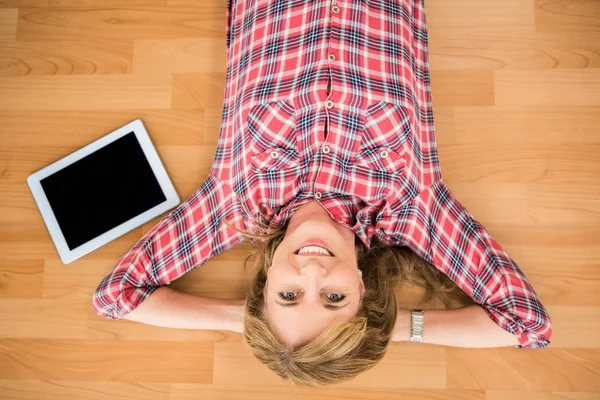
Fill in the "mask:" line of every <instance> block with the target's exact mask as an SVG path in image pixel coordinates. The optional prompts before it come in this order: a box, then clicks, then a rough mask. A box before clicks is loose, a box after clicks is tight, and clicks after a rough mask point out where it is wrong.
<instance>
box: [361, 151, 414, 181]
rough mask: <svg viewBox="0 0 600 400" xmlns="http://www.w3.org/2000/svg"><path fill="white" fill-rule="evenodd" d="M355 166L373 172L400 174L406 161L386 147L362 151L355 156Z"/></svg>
mask: <svg viewBox="0 0 600 400" xmlns="http://www.w3.org/2000/svg"><path fill="white" fill-rule="evenodd" d="M356 165H357V166H358V167H359V168H360V167H363V168H366V169H369V170H374V171H384V172H389V173H392V174H393V173H398V172H401V171H402V170H403V169H404V167H405V165H406V160H405V159H404V157H402V156H401V155H400V154H399V153H397V152H396V151H394V150H392V149H391V148H390V147H387V146H379V147H372V148H368V149H363V150H361V151H359V152H358V154H357V155H356Z"/></svg>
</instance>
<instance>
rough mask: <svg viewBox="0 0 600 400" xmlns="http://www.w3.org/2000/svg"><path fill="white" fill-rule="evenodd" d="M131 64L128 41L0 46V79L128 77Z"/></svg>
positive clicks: (130, 47) (131, 44) (23, 43)
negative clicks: (26, 77) (30, 77)
mask: <svg viewBox="0 0 600 400" xmlns="http://www.w3.org/2000/svg"><path fill="white" fill-rule="evenodd" d="M1 12H2V11H0V13H1ZM132 62H133V43H132V42H131V41H119V40H101V41H96V40H86V41H62V42H60V43H58V42H56V43H55V42H10V43H3V44H2V46H0V66H1V67H0V76H24V75H30V76H31V75H110V74H129V73H131V65H132Z"/></svg>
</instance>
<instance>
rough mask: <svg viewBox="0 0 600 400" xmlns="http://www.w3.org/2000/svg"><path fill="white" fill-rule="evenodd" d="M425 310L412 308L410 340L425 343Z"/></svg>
mask: <svg viewBox="0 0 600 400" xmlns="http://www.w3.org/2000/svg"><path fill="white" fill-rule="evenodd" d="M424 320H425V312H424V311H423V310H410V341H411V342H414V343H423V322H424Z"/></svg>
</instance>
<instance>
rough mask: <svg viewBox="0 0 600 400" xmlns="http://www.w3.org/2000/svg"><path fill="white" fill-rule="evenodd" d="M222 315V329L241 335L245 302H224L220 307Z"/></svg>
mask: <svg viewBox="0 0 600 400" xmlns="http://www.w3.org/2000/svg"><path fill="white" fill-rule="evenodd" d="M220 309H221V312H222V313H223V315H224V321H223V329H225V330H228V331H232V332H237V333H242V332H243V328H244V312H245V309H246V300H226V301H224V302H223V303H222V304H221V305H220Z"/></svg>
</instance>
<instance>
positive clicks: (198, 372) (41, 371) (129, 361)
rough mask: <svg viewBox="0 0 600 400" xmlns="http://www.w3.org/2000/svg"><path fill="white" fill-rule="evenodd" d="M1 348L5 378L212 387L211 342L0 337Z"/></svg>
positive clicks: (2, 371)
mask: <svg viewBox="0 0 600 400" xmlns="http://www.w3.org/2000/svg"><path fill="white" fill-rule="evenodd" d="M0 349H1V351H0V365H2V366H3V368H1V369H0V378H4V379H42V380H70V381H115V382H153V383H167V382H181V383H212V357H213V346H212V344H210V343H208V344H207V343H202V342H199V343H195V342H186V343H180V342H152V341H143V340H141V341H135V342H119V341H109V340H78V339H70V340H48V339H46V340H33V339H2V340H0Z"/></svg>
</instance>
